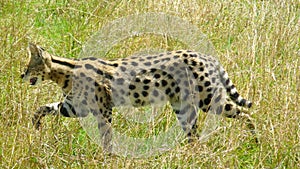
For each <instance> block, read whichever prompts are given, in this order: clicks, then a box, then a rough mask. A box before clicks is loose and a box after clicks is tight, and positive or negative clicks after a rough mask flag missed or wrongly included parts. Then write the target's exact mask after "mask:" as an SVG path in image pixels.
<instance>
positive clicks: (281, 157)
mask: <svg viewBox="0 0 300 169" xmlns="http://www.w3.org/2000/svg"><path fill="white" fill-rule="evenodd" d="M145 12H161V13H166V14H169V15H174V16H177V17H180V18H182V19H184V20H187V21H189V22H190V23H192V24H194V25H196V26H197V27H198V28H199V29H200V30H201V31H202V32H203V33H204V34H206V35H207V38H208V39H209V40H210V41H211V42H212V44H213V45H214V47H215V51H216V53H217V56H216V57H218V58H219V60H220V62H221V63H222V65H223V66H224V67H225V69H226V70H227V72H228V74H229V76H230V77H231V80H232V81H233V82H234V83H235V85H236V86H237V89H238V90H239V92H240V93H241V95H243V96H244V97H245V98H248V99H249V100H252V101H253V108H251V113H252V114H253V115H252V116H253V118H254V119H255V124H256V126H257V130H258V135H259V138H260V143H259V144H255V143H254V142H253V139H252V138H251V135H250V134H249V133H248V132H247V128H246V127H245V126H244V125H243V124H242V123H241V122H240V121H238V120H231V119H222V121H221V122H222V123H221V125H220V129H219V130H218V131H217V132H216V134H214V135H213V136H212V137H210V139H209V140H208V141H207V142H205V143H198V142H195V143H193V144H179V145H178V146H176V147H175V148H173V149H172V150H170V151H167V152H164V153H162V154H160V155H157V156H151V157H147V158H130V157H120V156H106V155H104V154H102V149H101V147H99V146H98V145H97V144H95V143H94V142H93V141H91V139H90V138H89V136H88V135H87V134H86V133H85V131H84V130H83V129H82V127H81V125H80V124H79V122H78V120H76V119H68V118H64V117H53V116H52V117H51V116H49V117H46V118H45V119H44V120H43V127H42V129H41V130H40V131H37V130H35V129H34V128H33V125H32V124H31V117H32V114H33V112H34V111H35V110H36V109H37V108H38V107H39V106H41V105H44V104H46V103H49V102H54V101H58V100H61V99H62V93H61V91H60V89H59V88H58V87H57V86H55V84H54V83H52V82H45V83H43V84H40V85H38V86H34V87H30V86H29V85H28V84H27V83H22V81H21V79H20V74H21V72H22V70H23V69H24V67H25V65H26V62H27V57H28V53H27V49H26V48H27V46H28V42H35V43H38V44H39V45H41V46H43V47H44V48H45V49H47V50H48V51H50V52H51V53H54V54H56V55H59V56H63V57H68V58H76V57H78V56H79V53H80V52H81V49H82V46H83V45H84V43H85V42H86V41H87V40H88V39H89V38H90V37H91V36H92V35H93V34H94V33H95V32H97V31H98V30H100V29H101V28H102V27H103V26H105V25H106V24H107V23H109V22H111V21H114V20H116V19H118V18H122V17H124V16H128V15H133V14H142V13H145ZM182 46H184V45H182V44H180V42H176V40H174V39H169V38H166V37H159V36H151V35H147V36H141V37H137V38H129V39H125V40H124V41H123V42H120V43H119V44H117V45H116V46H115V47H114V48H113V50H112V51H111V52H110V54H108V55H107V56H104V57H105V58H118V57H125V56H127V55H129V54H131V53H133V51H137V50H139V49H141V48H152V47H160V48H162V49H165V50H172V49H180V48H182ZM0 53H1V54H0V60H1V64H0V83H1V85H0V90H1V96H0V110H1V111H0V113H1V114H0V168H300V104H299V102H300V2H299V1H297V0H286V1H277V0H274V1H241V2H237V1H224V2H221V1H216V0H213V1H208V0H191V1H181V0H175V1H171V0H170V1H121V0H112V1H67V0H57V1H37V0H33V1H27V0H24V1H12V0H5V1H4V0H2V1H0ZM165 116H168V117H167V118H169V116H170V117H173V116H174V115H172V114H168V113H166V115H165ZM160 118H166V117H163V116H162V117H160ZM115 119H116V122H115V123H114V125H115V126H117V127H118V126H119V127H120V128H124V129H127V128H130V126H126V125H125V127H124V124H123V122H122V120H119V121H118V120H117V118H115ZM173 119H174V118H173ZM159 121H163V119H162V120H161V119H158V121H157V123H158V122H159ZM157 125H159V124H157ZM153 130H154V129H153ZM199 130H201V129H199ZM124 132H128V133H129V134H130V132H133V133H131V135H143V134H144V135H147V133H146V134H145V133H143V132H149V131H147V130H141V131H139V130H136V129H128V130H126V131H124ZM139 132H141V133H139Z"/></svg>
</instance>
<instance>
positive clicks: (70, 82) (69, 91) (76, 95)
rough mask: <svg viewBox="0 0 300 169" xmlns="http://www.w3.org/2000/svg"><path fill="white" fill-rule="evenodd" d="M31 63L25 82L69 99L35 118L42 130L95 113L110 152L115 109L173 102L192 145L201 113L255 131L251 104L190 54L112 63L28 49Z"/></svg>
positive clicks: (209, 60) (218, 71) (215, 67)
mask: <svg viewBox="0 0 300 169" xmlns="http://www.w3.org/2000/svg"><path fill="white" fill-rule="evenodd" d="M29 54H30V59H29V63H28V66H27V69H26V71H25V72H24V73H23V74H22V79H23V80H25V81H29V83H30V84H31V85H36V84H37V83H38V82H41V81H44V80H51V81H54V82H55V83H57V84H58V85H59V86H60V87H61V88H62V91H63V93H64V95H65V99H64V101H62V102H57V103H51V104H48V105H45V106H42V107H40V108H39V109H38V111H37V112H35V114H34V118H33V123H34V125H35V126H36V127H37V128H38V127H39V126H40V124H41V123H40V120H41V117H43V116H46V115H48V114H61V115H63V116H65V117H85V116H87V115H88V113H93V115H94V116H95V117H96V119H97V121H98V128H99V130H100V133H101V137H102V138H103V145H104V149H105V150H107V151H111V149H112V146H111V144H110V143H111V138H112V132H111V127H110V123H111V121H112V108H113V107H115V106H132V107H140V106H146V105H162V104H166V103H167V102H169V103H170V104H171V106H172V108H173V110H174V112H175V114H176V116H177V119H178V121H179V123H180V124H181V126H182V128H183V130H184V131H185V132H186V134H187V136H188V138H189V140H192V138H194V136H195V135H196V129H197V126H196V121H197V114H198V111H199V109H201V110H202V111H203V112H211V113H215V114H222V115H223V116H225V117H229V118H243V119H246V123H247V125H248V127H249V128H250V130H251V132H252V133H253V134H254V133H255V131H254V130H255V128H254V125H253V123H252V122H251V118H250V117H249V115H248V114H246V113H245V112H244V111H243V109H242V107H245V108H250V107H251V105H252V103H251V102H250V101H248V100H246V99H244V98H243V97H241V96H240V95H239V93H238V92H237V90H236V88H235V86H234V85H233V83H232V81H231V80H230V79H229V77H228V74H227V73H226V71H225V70H224V69H223V67H222V66H221V65H220V63H219V62H218V61H217V60H216V59H215V58H214V57H212V56H209V55H202V54H199V53H197V52H193V51H188V50H178V51H173V52H166V53H161V54H157V55H136V56H131V57H129V58H123V59H117V60H113V61H108V60H102V59H99V58H92V57H91V58H84V59H80V60H71V59H66V58H61V57H57V56H54V55H52V54H49V53H48V52H47V51H45V50H44V49H43V48H41V47H39V46H37V45H35V44H30V45H29Z"/></svg>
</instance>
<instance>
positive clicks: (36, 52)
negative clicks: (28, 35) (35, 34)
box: [28, 43, 44, 58]
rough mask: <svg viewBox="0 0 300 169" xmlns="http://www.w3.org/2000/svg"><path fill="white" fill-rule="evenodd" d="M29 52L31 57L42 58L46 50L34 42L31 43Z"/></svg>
mask: <svg viewBox="0 0 300 169" xmlns="http://www.w3.org/2000/svg"><path fill="white" fill-rule="evenodd" d="M28 48H29V52H30V55H31V57H35V58H42V57H43V55H42V52H43V51H44V49H43V48H41V47H40V46H38V45H36V44H34V43H29V47H28Z"/></svg>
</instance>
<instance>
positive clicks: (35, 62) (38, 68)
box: [21, 43, 51, 85]
mask: <svg viewBox="0 0 300 169" xmlns="http://www.w3.org/2000/svg"><path fill="white" fill-rule="evenodd" d="M28 51H29V62H28V64H27V67H26V68H25V71H24V72H23V73H22V74H21V78H22V79H23V81H25V82H29V83H30V85H36V84H38V83H39V82H41V81H43V80H44V79H45V78H46V76H48V74H49V73H50V70H51V69H50V68H51V56H50V54H49V53H48V52H46V51H45V50H44V49H43V48H41V47H40V46H38V45H36V44H33V43H29V47H28Z"/></svg>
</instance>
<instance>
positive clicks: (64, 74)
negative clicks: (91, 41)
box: [48, 55, 77, 91]
mask: <svg viewBox="0 0 300 169" xmlns="http://www.w3.org/2000/svg"><path fill="white" fill-rule="evenodd" d="M76 63H77V61H75V60H72V59H67V58H62V57H57V56H53V55H52V56H51V72H50V73H49V76H48V78H49V80H52V81H54V82H55V83H57V84H58V85H59V86H60V87H61V88H62V89H63V90H64V91H70V90H71V87H72V74H73V70H74V68H75V66H76Z"/></svg>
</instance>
